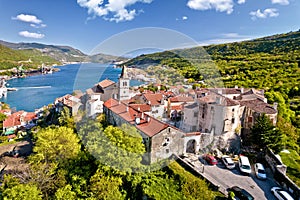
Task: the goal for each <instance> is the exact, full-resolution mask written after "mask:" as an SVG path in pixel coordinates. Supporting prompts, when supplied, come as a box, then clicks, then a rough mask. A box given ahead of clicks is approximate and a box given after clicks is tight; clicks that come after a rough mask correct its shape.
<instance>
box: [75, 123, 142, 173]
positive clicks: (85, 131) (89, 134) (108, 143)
mask: <svg viewBox="0 0 300 200" xmlns="http://www.w3.org/2000/svg"><path fill="white" fill-rule="evenodd" d="M79 136H80V137H81V140H82V142H83V144H84V145H85V146H86V149H87V150H88V151H89V152H90V153H91V154H92V155H93V156H94V157H95V158H96V159H97V160H98V162H100V163H101V164H104V165H108V166H112V167H114V168H115V169H118V170H121V171H126V172H132V170H136V169H139V168H140V166H141V161H142V155H143V153H144V152H145V147H144V145H143V143H142V137H141V136H140V134H139V133H138V131H137V130H136V128H135V127H133V126H128V125H122V127H121V128H118V127H113V126H108V127H106V129H105V130H104V131H103V130H102V126H101V125H99V123H97V122H88V123H86V124H83V125H82V126H81V127H80V129H79Z"/></svg>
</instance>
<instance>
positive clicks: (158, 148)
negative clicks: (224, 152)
mask: <svg viewBox="0 0 300 200" xmlns="http://www.w3.org/2000/svg"><path fill="white" fill-rule="evenodd" d="M103 108H104V113H105V114H106V117H107V120H108V122H109V123H110V124H112V125H115V126H121V125H122V124H124V123H127V124H129V125H132V126H135V127H136V128H137V130H138V131H139V132H140V134H141V136H142V138H143V143H144V144H145V147H146V154H145V155H144V161H145V162H146V163H154V162H157V161H159V160H163V159H167V158H169V157H171V155H172V154H178V155H182V154H183V153H184V152H185V149H184V147H185V146H186V145H185V144H184V142H185V139H184V136H185V134H184V133H183V132H182V131H180V130H179V129H177V128H175V127H173V126H170V125H169V124H166V123H164V122H161V121H159V120H157V119H155V118H153V117H151V116H150V115H147V114H145V113H144V112H141V111H139V110H135V109H134V108H132V107H130V105H128V104H124V103H122V102H121V101H118V100H116V99H109V100H108V101H106V102H105V103H104V107H103ZM186 140H187V139H186ZM195 146H196V142H195Z"/></svg>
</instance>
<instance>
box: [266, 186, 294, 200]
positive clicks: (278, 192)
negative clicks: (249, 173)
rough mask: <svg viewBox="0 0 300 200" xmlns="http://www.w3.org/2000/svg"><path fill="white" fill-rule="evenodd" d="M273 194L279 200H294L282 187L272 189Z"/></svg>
mask: <svg viewBox="0 0 300 200" xmlns="http://www.w3.org/2000/svg"><path fill="white" fill-rule="evenodd" d="M271 192H272V193H273V194H274V196H275V197H276V198H277V199H279V200H294V198H293V197H291V195H290V194H289V193H288V192H287V191H285V190H284V189H282V188H280V187H272V188H271Z"/></svg>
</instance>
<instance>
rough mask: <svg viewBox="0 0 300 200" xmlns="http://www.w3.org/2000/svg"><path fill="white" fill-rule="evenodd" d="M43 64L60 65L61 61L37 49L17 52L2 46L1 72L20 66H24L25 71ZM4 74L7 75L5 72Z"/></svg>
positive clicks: (0, 52) (0, 49)
mask: <svg viewBox="0 0 300 200" xmlns="http://www.w3.org/2000/svg"><path fill="white" fill-rule="evenodd" d="M42 63H44V64H45V65H55V64H60V62H59V61H57V60H55V59H54V58H51V57H49V56H47V55H44V54H43V53H41V52H40V51H38V50H36V49H24V50H15V49H10V48H8V47H6V46H3V45H1V44H0V70H9V69H12V68H14V67H19V66H23V68H24V69H26V68H28V69H29V68H37V67H39V66H41V64H42ZM1 73H2V72H1ZM3 73H4V74H6V73H5V72H4V71H3Z"/></svg>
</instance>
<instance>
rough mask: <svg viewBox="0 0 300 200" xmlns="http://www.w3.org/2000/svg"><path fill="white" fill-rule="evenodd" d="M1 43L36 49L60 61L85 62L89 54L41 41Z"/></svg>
mask: <svg viewBox="0 0 300 200" xmlns="http://www.w3.org/2000/svg"><path fill="white" fill-rule="evenodd" d="M0 44H2V45H4V46H6V47H9V48H11V49H15V50H25V49H27V50H28V49H36V50H38V51H40V52H41V53H42V54H43V55H47V56H49V57H52V58H54V59H55V60H57V61H59V62H62V63H64V62H84V61H87V60H88V59H87V55H85V54H84V53H82V52H81V51H79V50H78V49H74V48H72V47H69V46H56V45H46V44H39V43H23V42H22V43H11V42H5V41H0Z"/></svg>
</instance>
